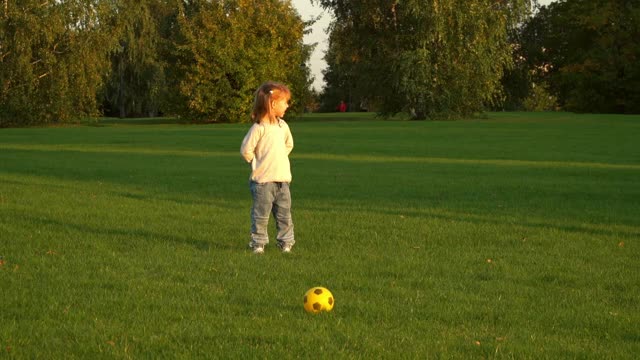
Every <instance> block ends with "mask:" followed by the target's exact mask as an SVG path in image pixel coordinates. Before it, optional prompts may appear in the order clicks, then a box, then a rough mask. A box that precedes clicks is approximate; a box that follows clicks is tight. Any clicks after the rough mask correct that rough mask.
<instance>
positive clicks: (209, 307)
mask: <svg viewBox="0 0 640 360" xmlns="http://www.w3.org/2000/svg"><path fill="white" fill-rule="evenodd" d="M95 125H98V126H95ZM248 126H249V125H247V124H244V125H222V124H218V125H184V124H174V123H172V122H171V121H157V122H155V121H154V122H148V121H139V122H138V121H114V120H106V121H102V122H100V123H98V124H94V126H84V125H83V126H73V127H59V128H31V129H3V130H0V185H1V186H0V257H2V259H0V291H1V299H2V310H1V311H0V325H1V326H0V357H4V356H8V357H10V358H11V357H13V358H65V359H67V358H185V359H192V358H230V359H231V358H237V359H246V358H256V357H257V358H301V357H315V358H329V357H335V358H416V359H424V358H441V357H442V358H531V359H539V358H593V359H602V358H615V359H625V358H628V359H631V358H634V357H635V355H637V354H639V353H640V302H639V301H638V299H639V298H640V278H639V277H638V274H639V273H640V261H639V259H640V244H639V243H638V239H639V238H640V185H639V184H640V181H639V180H640V145H638V141H637V140H638V139H639V138H640V117H639V116H617V115H575V114H569V113H490V114H488V116H487V117H486V118H484V119H476V120H465V121H446V122H441V121H428V122H413V121H379V120H376V119H372V118H371V116H370V115H367V114H333V115H327V114H322V115H317V114H312V115H305V116H303V117H302V118H297V119H294V120H292V121H291V123H290V127H291V130H292V132H293V135H294V139H295V149H294V151H293V153H292V154H291V162H292V169H293V174H294V181H293V183H292V195H293V216H294V222H295V225H296V238H297V241H298V242H297V244H296V246H295V247H294V250H293V253H291V254H281V253H279V251H278V250H277V249H276V247H275V246H273V245H274V244H275V239H272V244H271V245H270V246H268V247H267V250H266V252H265V254H264V255H262V256H256V255H254V254H252V253H251V252H250V251H249V249H248V248H247V247H246V245H247V243H248V241H249V234H248V233H249V220H250V219H249V207H250V195H249V190H248V184H247V181H248V176H249V171H248V170H249V169H248V167H247V165H245V164H243V162H242V160H241V157H240V154H239V146H240V142H241V140H242V138H243V136H244V134H245V133H246V131H247V129H248ZM274 232H275V231H272V234H273V233H274ZM313 286H325V287H327V288H329V289H330V290H331V291H332V292H333V294H334V296H335V298H336V306H335V308H334V310H333V311H332V312H331V313H323V314H320V315H311V314H307V313H305V312H304V310H303V307H302V297H303V294H304V293H305V291H306V290H307V289H309V288H311V287H313Z"/></svg>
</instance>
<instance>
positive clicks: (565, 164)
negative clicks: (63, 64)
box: [0, 144, 640, 170]
mask: <svg viewBox="0 0 640 360" xmlns="http://www.w3.org/2000/svg"><path fill="white" fill-rule="evenodd" d="M0 149H3V150H19V151H42V152H52V151H57V152H60V151H65V152H81V153H97V154H104V153H106V154H140V155H156V156H168V155H170V156H193V157H239V152H231V151H226V152H225V151H194V150H171V151H168V150H163V149H151V148H140V147H123V146H100V147H96V146H85V145H39V144H33V145H23V144H0ZM291 158H292V159H306V160H327V161H346V162H371V163H426V164H464V165H491V166H518V167H534V168H591V169H610V170H640V164H638V165H636V164H611V163H598V162H577V161H532V160H512V159H456V158H442V157H415V156H409V157H402V156H384V155H338V154H309V153H306V154H305V153H302V154H301V153H292V155H291Z"/></svg>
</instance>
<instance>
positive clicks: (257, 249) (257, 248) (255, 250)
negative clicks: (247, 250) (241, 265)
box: [253, 245, 264, 254]
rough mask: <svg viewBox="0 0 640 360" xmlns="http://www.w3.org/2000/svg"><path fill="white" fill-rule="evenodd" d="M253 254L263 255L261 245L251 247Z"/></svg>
mask: <svg viewBox="0 0 640 360" xmlns="http://www.w3.org/2000/svg"><path fill="white" fill-rule="evenodd" d="M253 253H254V254H264V246H262V245H256V246H254V247H253Z"/></svg>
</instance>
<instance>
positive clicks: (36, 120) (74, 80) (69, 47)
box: [0, 0, 113, 126]
mask: <svg viewBox="0 0 640 360" xmlns="http://www.w3.org/2000/svg"><path fill="white" fill-rule="evenodd" d="M4 6H5V7H4V9H3V14H2V16H0V126H10V125H30V124H40V123H56V122H64V121H66V120H69V119H72V118H78V117H85V116H94V115H97V113H98V101H97V96H98V92H99V90H100V88H101V86H102V84H103V74H104V73H105V72H106V71H107V69H108V66H109V62H108V58H107V53H108V51H109V50H110V49H111V48H112V46H113V41H112V37H111V36H110V34H109V32H108V31H106V30H105V27H104V26H103V25H102V24H103V23H105V22H108V17H109V13H108V12H107V11H105V7H104V6H102V4H101V3H99V1H97V0H96V1H92V0H77V1H61V2H54V1H35V0H22V1H11V0H5V2H4Z"/></svg>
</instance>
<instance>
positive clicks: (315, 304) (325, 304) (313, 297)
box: [304, 286, 335, 314]
mask: <svg viewBox="0 0 640 360" xmlns="http://www.w3.org/2000/svg"><path fill="white" fill-rule="evenodd" d="M334 304H335V301H334V299H333V294H331V291H329V290H328V289H326V288H323V287H319V286H317V287H314V288H311V289H309V290H308V291H307V292H306V293H305V294H304V309H305V310H306V311H307V312H310V313H314V314H317V313H320V312H322V311H331V310H332V309H333V305H334Z"/></svg>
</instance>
